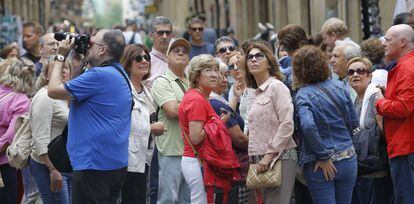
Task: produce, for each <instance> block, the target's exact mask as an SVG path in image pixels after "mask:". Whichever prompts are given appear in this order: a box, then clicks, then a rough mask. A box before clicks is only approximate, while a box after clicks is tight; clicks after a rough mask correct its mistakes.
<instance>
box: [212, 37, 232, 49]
mask: <svg viewBox="0 0 414 204" xmlns="http://www.w3.org/2000/svg"><path fill="white" fill-rule="evenodd" d="M222 42H231V43H233V45H235V43H234V40H233V39H231V37H229V36H222V37H220V38H218V39H217V40H216V42H214V48H215V49H216V50H217V45H218V44H220V43H222Z"/></svg>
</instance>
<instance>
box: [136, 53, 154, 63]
mask: <svg viewBox="0 0 414 204" xmlns="http://www.w3.org/2000/svg"><path fill="white" fill-rule="evenodd" d="M144 59H145V61H146V62H149V61H150V60H151V57H150V56H149V55H137V56H136V57H135V61H136V62H137V63H140V62H142V60H144Z"/></svg>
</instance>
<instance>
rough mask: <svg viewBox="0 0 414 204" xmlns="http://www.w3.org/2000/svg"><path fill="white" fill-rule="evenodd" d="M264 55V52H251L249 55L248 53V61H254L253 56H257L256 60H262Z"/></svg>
mask: <svg viewBox="0 0 414 204" xmlns="http://www.w3.org/2000/svg"><path fill="white" fill-rule="evenodd" d="M264 57H265V54H264V53H263V52H258V53H256V54H254V55H252V54H249V55H247V61H252V60H253V58H256V60H258V61H259V60H262V59H263V58H264Z"/></svg>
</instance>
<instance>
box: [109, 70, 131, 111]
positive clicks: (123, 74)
mask: <svg viewBox="0 0 414 204" xmlns="http://www.w3.org/2000/svg"><path fill="white" fill-rule="evenodd" d="M113 66H114V67H115V68H116V70H118V72H119V73H121V75H122V76H123V77H124V79H125V81H126V82H127V84H128V87H129V92H130V93H131V98H132V99H131V111H132V109H133V108H134V105H135V102H134V95H133V94H132V87H131V84H130V83H129V79H128V77H127V76H126V75H125V73H124V72H123V71H122V70H121V68H120V67H119V66H118V65H117V64H113Z"/></svg>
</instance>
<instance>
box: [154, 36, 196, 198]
mask: <svg viewBox="0 0 414 204" xmlns="http://www.w3.org/2000/svg"><path fill="white" fill-rule="evenodd" d="M190 48H191V45H190V43H189V42H188V41H187V40H185V39H182V38H179V39H177V40H175V41H173V42H172V43H171V44H170V45H169V47H168V49H167V53H166V56H167V62H168V70H167V71H166V72H165V74H163V75H161V76H159V77H158V78H157V79H155V80H154V83H153V85H152V89H151V94H152V97H153V98H154V102H155V103H156V104H157V106H158V107H159V108H158V109H157V114H158V119H159V121H162V122H163V123H164V124H165V127H166V128H167V130H168V131H166V132H165V133H164V134H162V135H160V136H157V139H156V144H157V149H158V164H159V171H158V175H159V182H158V199H157V203H191V200H190V189H189V187H188V185H187V183H186V182H185V180H184V176H183V174H182V173H181V157H182V154H183V150H184V143H183V139H182V138H181V130H180V127H179V125H178V115H177V114H178V106H179V103H180V102H181V99H182V98H183V96H184V92H185V91H186V90H187V89H188V84H189V83H188V78H187V76H186V74H185V68H186V66H187V65H188V63H189V61H190V58H189V52H190Z"/></svg>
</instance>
